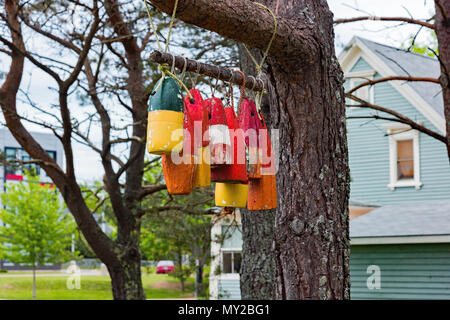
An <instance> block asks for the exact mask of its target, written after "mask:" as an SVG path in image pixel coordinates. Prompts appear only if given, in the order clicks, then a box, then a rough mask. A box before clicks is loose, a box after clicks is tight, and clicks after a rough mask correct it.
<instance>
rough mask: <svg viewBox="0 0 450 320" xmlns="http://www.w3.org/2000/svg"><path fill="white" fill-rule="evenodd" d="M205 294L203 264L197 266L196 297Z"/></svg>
mask: <svg viewBox="0 0 450 320" xmlns="http://www.w3.org/2000/svg"><path fill="white" fill-rule="evenodd" d="M201 296H203V264H202V263H199V265H198V266H196V267H195V297H196V298H198V297H201Z"/></svg>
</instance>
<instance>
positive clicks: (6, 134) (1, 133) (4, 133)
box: [0, 128, 65, 269]
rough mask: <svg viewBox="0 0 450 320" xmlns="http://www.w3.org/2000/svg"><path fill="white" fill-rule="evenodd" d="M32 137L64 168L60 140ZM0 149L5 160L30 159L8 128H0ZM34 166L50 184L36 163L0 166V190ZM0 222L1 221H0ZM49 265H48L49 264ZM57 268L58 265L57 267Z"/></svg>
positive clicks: (7, 265)
mask: <svg viewBox="0 0 450 320" xmlns="http://www.w3.org/2000/svg"><path fill="white" fill-rule="evenodd" d="M31 135H32V136H33V138H34V139H36V141H37V142H38V143H39V144H40V145H41V146H42V148H44V150H45V151H47V153H48V154H49V155H50V156H51V157H52V158H53V159H55V160H56V163H57V164H58V165H59V166H60V167H61V168H64V161H65V158H64V150H63V146H62V144H61V141H60V140H59V139H58V138H57V137H56V136H55V135H54V134H52V133H40V132H31ZM0 150H1V151H2V152H4V154H5V156H6V159H7V160H12V159H17V160H24V161H27V160H32V159H31V158H30V156H29V155H28V153H27V152H26V151H25V150H24V149H23V148H22V147H21V146H20V144H19V143H18V142H17V141H16V139H14V137H13V135H12V134H11V132H10V131H9V129H8V128H0ZM23 168H35V170H36V173H37V174H38V175H39V176H40V181H41V183H42V184H52V181H51V179H50V177H48V176H47V174H46V173H45V171H44V170H43V169H41V168H40V167H39V165H37V164H27V165H25V166H23V167H18V168H17V167H11V166H6V167H4V166H0V181H1V182H0V192H5V190H6V185H7V184H8V183H15V182H18V181H23V180H24V179H25V178H24V172H23V171H24V169H23ZM0 223H2V222H1V221H0ZM2 267H4V268H8V269H20V268H21V267H20V266H16V265H14V264H12V263H10V262H5V261H3V262H2V261H0V268H2ZM49 267H50V266H49ZM58 268H59V267H58Z"/></svg>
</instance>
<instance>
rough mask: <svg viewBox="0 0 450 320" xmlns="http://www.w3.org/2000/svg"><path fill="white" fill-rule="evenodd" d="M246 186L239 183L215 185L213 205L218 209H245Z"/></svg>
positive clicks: (219, 183)
mask: <svg viewBox="0 0 450 320" xmlns="http://www.w3.org/2000/svg"><path fill="white" fill-rule="evenodd" d="M247 195H248V185H246V184H240V183H222V182H217V183H216V191H215V203H216V206H219V207H233V208H245V206H246V204H247Z"/></svg>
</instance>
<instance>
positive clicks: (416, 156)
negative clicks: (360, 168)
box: [384, 125, 422, 191]
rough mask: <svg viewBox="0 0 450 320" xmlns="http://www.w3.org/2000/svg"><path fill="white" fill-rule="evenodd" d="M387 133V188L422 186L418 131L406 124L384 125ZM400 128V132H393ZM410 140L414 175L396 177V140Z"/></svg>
mask: <svg viewBox="0 0 450 320" xmlns="http://www.w3.org/2000/svg"><path fill="white" fill-rule="evenodd" d="M384 128H385V129H386V130H387V133H388V135H389V176H390V179H389V184H388V188H389V189H390V190H391V191H394V190H395V188H401V187H415V188H416V190H419V189H420V188H421V187H422V182H421V181H420V150H419V132H418V131H417V130H413V129H411V127H410V126H408V125H395V126H392V125H385V126H384ZM397 130H401V132H394V131H397ZM405 140H412V141H413V143H412V145H413V161H414V177H413V178H412V179H400V180H399V179H398V166H397V161H398V152H397V142H398V141H405Z"/></svg>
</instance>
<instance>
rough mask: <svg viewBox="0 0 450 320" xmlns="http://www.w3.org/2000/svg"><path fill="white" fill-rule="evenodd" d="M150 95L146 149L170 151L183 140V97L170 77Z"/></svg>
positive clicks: (150, 150) (161, 152)
mask: <svg viewBox="0 0 450 320" xmlns="http://www.w3.org/2000/svg"><path fill="white" fill-rule="evenodd" d="M160 83H161V80H159V81H158V83H157V84H156V87H158V86H159V89H158V90H157V91H156V92H155V93H154V94H153V95H152V96H151V97H150V101H149V108H148V126H147V151H148V152H149V153H153V154H163V153H170V152H172V150H174V148H175V146H177V145H179V143H180V142H181V141H182V140H183V134H182V130H183V97H182V95H181V91H180V86H179V85H178V83H177V82H176V81H175V80H174V79H172V78H165V79H164V80H163V81H162V83H161V85H159V84H160Z"/></svg>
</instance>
